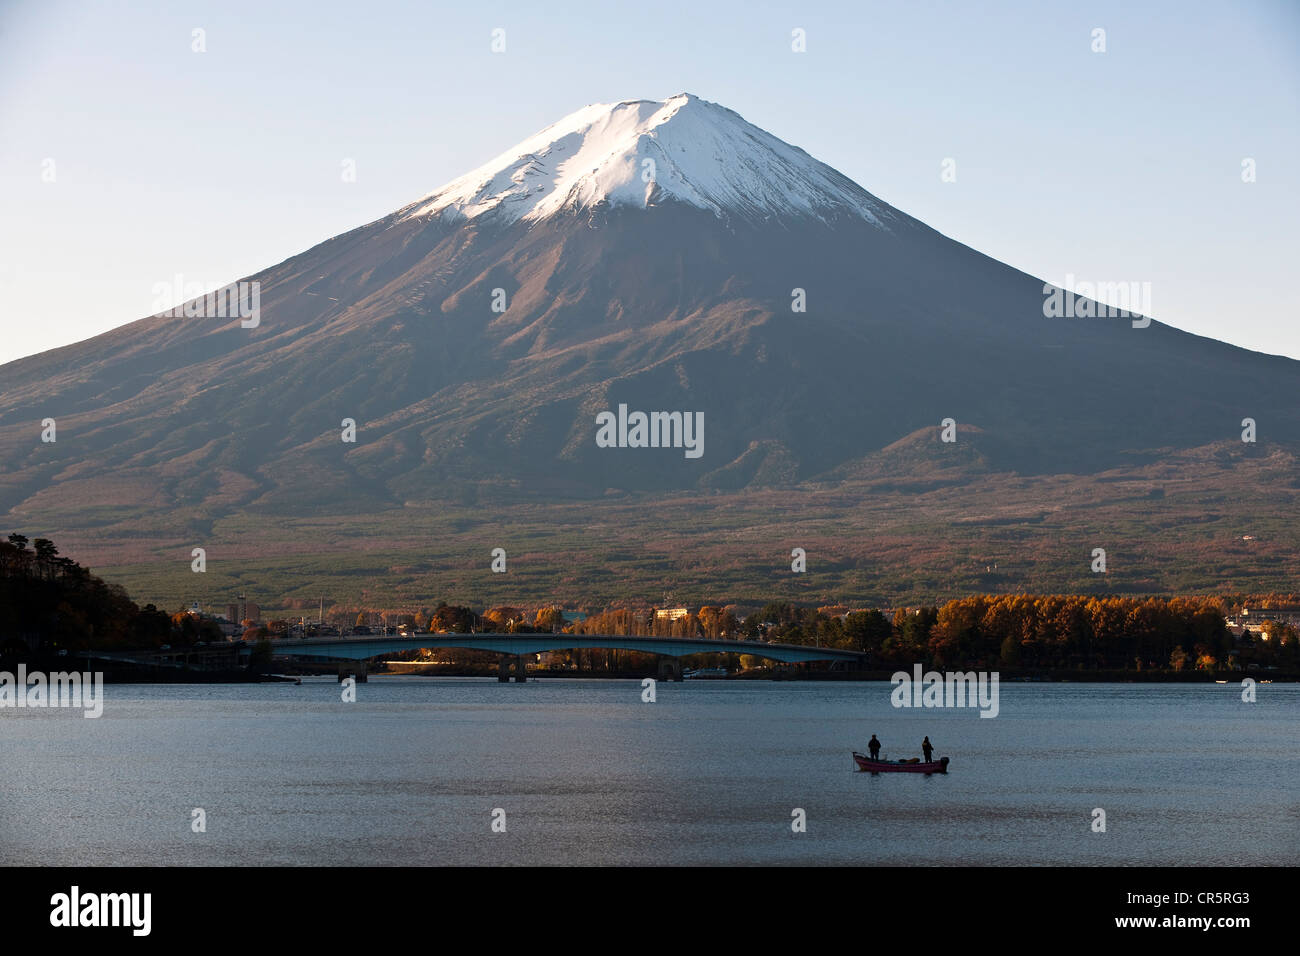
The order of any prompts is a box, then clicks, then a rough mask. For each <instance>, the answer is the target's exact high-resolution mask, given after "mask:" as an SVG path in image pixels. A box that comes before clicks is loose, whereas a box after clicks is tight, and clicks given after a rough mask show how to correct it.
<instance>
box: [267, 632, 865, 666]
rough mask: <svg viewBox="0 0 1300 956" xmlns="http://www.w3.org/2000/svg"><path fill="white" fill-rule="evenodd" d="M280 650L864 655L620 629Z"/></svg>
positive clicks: (331, 642) (332, 654) (279, 649)
mask: <svg viewBox="0 0 1300 956" xmlns="http://www.w3.org/2000/svg"><path fill="white" fill-rule="evenodd" d="M271 646H272V649H273V652H274V653H276V654H292V655H294V656H296V657H323V658H346V659H349V660H364V659H366V658H370V657H377V656H379V655H381V654H393V653H397V652H399V651H409V650H413V649H415V648H419V647H425V648H430V649H433V648H448V647H456V648H466V649H469V650H481V651H494V652H496V653H498V654H540V653H543V652H545V651H572V650H587V649H590V650H623V651H641V652H643V653H647V654H659V655H662V656H666V657H688V656H690V655H692V654H751V655H753V656H754V657H762V658H766V659H768V660H774V661H782V662H784V663H791V664H793V663H801V662H805V661H837V660H840V661H854V662H861V661H862V659H863V655H862V654H860V653H858V652H857V651H846V650H840V649H838V648H830V647H807V646H804V645H801V644H769V643H767V642H765V641H732V640H705V639H702V638H684V637H631V636H627V635H616V634H417V635H415V636H413V637H393V636H375V637H309V638H277V639H276V640H274V641H272V642H271Z"/></svg>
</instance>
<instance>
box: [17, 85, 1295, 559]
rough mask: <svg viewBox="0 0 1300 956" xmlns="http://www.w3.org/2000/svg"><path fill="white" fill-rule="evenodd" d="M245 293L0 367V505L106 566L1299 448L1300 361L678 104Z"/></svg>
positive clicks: (480, 175)
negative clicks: (1248, 441) (576, 512)
mask: <svg viewBox="0 0 1300 956" xmlns="http://www.w3.org/2000/svg"><path fill="white" fill-rule="evenodd" d="M160 271H164V274H165V270H160ZM249 281H256V282H257V283H259V289H260V303H259V306H260V308H259V314H258V316H257V320H256V324H255V325H254V326H253V327H245V326H247V325H250V324H251V323H249V322H243V323H241V320H240V318H239V317H238V316H235V317H230V318H217V317H211V318H210V317H204V316H202V315H196V316H193V317H185V316H184V315H182V316H179V317H177V316H172V315H163V316H154V317H149V318H145V319H141V320H140V321H138V322H134V323H131V324H130V325H127V326H124V327H121V328H119V329H116V330H114V331H111V332H108V333H106V334H103V335H100V336H96V337H95V338H92V339H89V340H87V341H84V342H81V343H78V344H76V345H72V346H68V347H65V348H60V349H55V350H52V351H49V352H46V353H43V354H41V355H37V356H33V357H30V358H25V359H21V360H18V361H16V362H12V363H9V364H8V365H5V366H3V367H0V513H3V512H4V511H9V512H10V515H9V517H10V523H11V524H12V525H14V526H15V527H22V528H25V529H29V530H30V529H34V530H35V531H36V532H38V533H39V532H49V533H56V532H63V533H64V534H72V535H73V536H74V537H77V536H80V540H82V541H83V543H85V544H86V545H87V546H89V545H90V544H91V543H93V542H94V541H96V540H98V541H99V544H100V551H99V552H98V556H99V557H100V558H101V560H103V559H105V558H106V559H107V560H108V561H109V563H119V562H118V560H115V558H114V557H113V555H112V552H111V551H110V550H108V549H111V548H119V549H120V548H121V547H122V543H123V541H124V540H125V539H127V538H132V537H142V538H145V539H148V537H149V536H150V535H160V534H161V533H162V529H164V528H170V529H172V530H174V531H175V532H176V535H175V540H174V541H171V539H168V540H169V541H171V543H169V544H168V545H167V547H168V548H170V547H180V546H181V545H182V543H183V542H184V541H185V540H187V536H188V538H194V537H195V536H204V535H219V534H220V532H221V529H222V528H223V522H226V523H227V524H226V525H225V527H227V528H228V529H229V531H230V534H231V535H234V534H235V533H236V532H235V531H234V530H233V529H234V527H235V526H236V525H238V526H239V527H241V528H244V529H245V531H244V532H240V533H241V534H242V533H246V530H247V529H248V528H250V527H252V526H254V525H262V524H265V523H271V524H273V523H274V522H276V521H277V520H281V519H283V520H288V519H294V520H297V519H303V520H306V521H309V522H312V524H311V527H312V528H313V529H314V530H313V531H312V532H311V534H312V535H314V537H311V539H310V541H308V540H307V538H306V537H304V538H303V540H301V541H297V539H294V538H292V536H290V539H289V540H288V541H287V542H282V547H283V549H284V550H288V551H314V550H316V549H317V548H319V547H328V543H329V542H338V541H339V540H341V539H348V538H351V537H352V536H355V535H357V534H361V535H363V536H364V534H365V532H364V528H365V527H366V525H367V520H366V516H367V515H378V514H381V513H382V514H384V515H388V516H389V517H391V516H393V515H400V514H401V513H402V512H403V509H410V508H416V507H418V506H419V504H420V503H428V502H437V501H455V502H459V503H460V504H461V505H462V506H466V507H471V506H472V505H473V504H474V502H481V501H484V500H487V497H490V495H489V492H488V489H495V492H493V493H495V494H498V495H505V496H507V497H508V498H509V500H510V501H512V502H525V503H528V504H529V505H530V507H535V508H541V509H542V510H541V511H535V512H530V514H532V515H533V516H534V517H535V518H537V520H539V521H542V522H546V521H550V520H553V519H554V518H555V514H558V512H557V513H555V514H549V515H548V513H547V511H546V509H547V508H550V507H552V506H555V507H560V506H561V505H563V504H564V503H572V502H582V501H588V502H591V503H592V507H596V506H597V505H599V504H600V503H601V502H608V501H609V500H610V498H611V496H614V497H617V496H618V495H620V494H637V495H641V496H644V497H643V498H642V499H640V500H642V501H643V502H644V503H646V507H645V508H644V509H643V510H642V513H645V514H653V513H654V507H653V502H654V501H655V500H657V499H656V496H660V497H662V496H665V495H670V496H671V495H674V494H683V493H687V494H691V495H696V496H698V500H699V501H700V502H701V503H702V505H701V506H702V507H707V506H708V505H707V503H708V502H710V501H712V502H714V503H715V504H717V503H718V501H719V500H720V499H718V498H717V497H716V496H717V495H718V494H719V493H723V492H726V493H730V494H751V493H756V492H761V491H764V490H766V489H776V490H780V489H786V492H784V493H783V494H782V496H783V497H784V498H785V499H786V500H790V499H791V497H792V496H797V495H798V493H799V491H800V489H807V488H810V487H813V486H816V487H822V488H826V487H840V486H843V487H845V488H849V489H851V491H850V493H848V494H846V496H845V497H844V498H843V500H842V502H841V506H842V508H843V509H845V512H846V513H847V512H851V511H853V510H854V509H855V508H856V507H858V506H859V505H861V504H863V503H864V502H865V501H866V500H867V497H869V495H870V494H871V491H870V485H869V484H863V482H869V481H871V480H880V479H881V478H882V476H885V477H888V478H889V480H890V481H895V480H896V479H898V478H899V477H900V476H903V477H906V476H909V475H911V476H914V477H915V476H917V475H920V476H921V477H922V478H924V479H926V480H929V479H932V478H934V477H935V475H941V476H942V475H947V476H949V478H948V479H945V480H947V481H949V483H951V481H952V480H953V479H952V478H951V476H952V475H959V476H965V478H964V479H962V480H974V479H973V477H972V476H980V475H992V474H998V475H1007V474H1013V473H1014V474H1018V475H1020V476H1022V477H1026V478H1027V479H1028V478H1029V477H1031V476H1039V477H1045V476H1050V475H1058V474H1074V475H1079V474H1098V473H1102V472H1106V471H1107V470H1111V469H1116V468H1141V467H1147V466H1150V465H1152V464H1153V463H1158V462H1161V461H1168V460H1171V456H1176V455H1177V454H1178V453H1179V451H1180V450H1188V449H1195V448H1200V447H1202V446H1211V445H1214V444H1215V443H1223V447H1224V448H1225V449H1228V451H1225V452H1224V454H1232V455H1241V454H1250V453H1254V452H1258V455H1259V456H1264V455H1266V454H1273V453H1275V452H1276V453H1282V452H1280V451H1279V449H1285V448H1286V447H1287V446H1289V445H1291V444H1292V443H1295V442H1298V441H1300V416H1297V415H1296V414H1295V410H1296V396H1297V395H1298V394H1300V362H1295V361H1292V360H1289V359H1285V358H1279V357H1274V356H1266V355H1262V354H1258V353H1252V352H1249V351H1247V350H1244V349H1240V348H1235V347H1232V346H1229V345H1226V344H1223V343H1221V342H1216V341H1213V340H1210V339H1206V338H1201V337H1197V336H1194V335H1190V334H1187V333H1184V332H1181V331H1179V330H1177V329H1175V328H1172V327H1170V326H1168V325H1164V324H1161V323H1159V322H1155V321H1151V322H1149V323H1146V322H1145V321H1141V322H1138V321H1134V320H1133V319H1130V318H1128V317H1112V318H1104V317H1101V318H1098V317H1088V318H1065V317H1051V318H1049V317H1046V316H1045V313H1044V301H1045V298H1046V297H1047V294H1048V293H1049V292H1050V289H1048V288H1047V287H1045V286H1044V283H1043V282H1042V281H1041V280H1039V279H1035V278H1033V277H1031V276H1028V275H1025V274H1024V273H1021V272H1018V271H1017V270H1015V269H1013V268H1011V267H1009V266H1006V265H1004V264H1001V263H999V262H997V261H995V260H993V259H990V258H988V257H986V256H984V255H981V254H980V253H978V252H975V251H973V250H971V249H970V248H968V247H966V246H963V245H961V244H960V243H958V242H955V241H953V240H951V239H948V238H946V237H944V236H942V235H940V234H939V233H937V232H935V231H934V230H933V229H930V228H929V227H927V226H925V225H924V224H922V223H920V222H918V221H917V220H915V219H913V218H911V217H909V216H907V215H906V214H904V213H902V212H900V211H899V210H897V209H894V208H892V207H891V206H889V205H888V204H886V203H884V202H882V201H881V200H879V199H877V198H876V197H875V196H873V195H871V194H870V193H868V192H867V191H866V190H864V189H863V188H861V187H860V186H858V185H857V184H855V183H854V182H852V181H850V180H849V179H847V178H846V177H845V176H843V175H841V174H840V173H838V172H836V171H835V170H833V169H831V168H830V167H828V166H826V165H825V164H823V163H820V162H818V161H816V160H815V159H813V158H812V157H810V156H808V155H807V154H806V153H804V152H803V151H802V150H800V149H798V148H796V147H794V146H791V145H789V144H787V143H784V142H782V141H781V140H779V139H777V138H775V137H773V136H771V135H770V134H768V133H766V132H764V131H763V130H761V129H758V128H757V127H755V126H753V125H751V124H749V123H747V122H746V121H745V120H743V119H742V118H741V117H740V116H738V115H737V114H735V113H734V112H732V111H730V110H728V109H725V108H723V107H721V106H718V105H716V104H713V103H709V102H706V101H704V100H701V99H699V98H697V97H695V96H692V95H688V94H683V95H679V96H675V97H672V98H671V99H668V100H666V101H663V102H656V101H645V100H641V101H629V102H623V103H616V104H612V105H594V106H588V107H586V108H584V109H581V110H579V111H578V112H576V113H573V114H572V115H570V116H568V117H566V118H565V119H563V120H561V121H560V122H558V123H556V124H555V125H553V126H550V127H548V128H546V129H544V130H542V131H541V132H539V133H537V134H536V135H534V136H532V137H531V138H529V139H527V140H524V141H523V142H522V143H520V144H519V145H517V146H515V147H513V148H512V149H509V150H507V151H505V152H504V153H502V154H501V155H500V156H498V157H496V158H495V159H493V160H491V161H490V162H488V163H486V164H485V165H483V166H481V167H480V168H478V169H476V170H474V171H472V172H470V173H467V174H466V175H464V176H462V177H460V178H459V179H457V180H455V181H453V182H451V183H449V184H447V185H446V186H444V187H443V188H441V189H438V190H436V191H435V192H433V193H430V194H429V195H427V196H425V197H423V198H421V199H419V200H417V201H415V202H413V203H411V204H409V205H407V206H405V207H403V208H401V209H398V210H396V211H395V212H393V213H391V214H390V215H388V216H385V217H384V218H382V219H380V220H377V221H375V222H372V223H369V224H368V225H364V226H361V227H359V228H357V229H354V230H352V231H351V232H348V233H345V234H343V235H340V236H336V237H334V238H332V239H329V240H327V241H325V242H323V243H321V244H320V245H317V246H315V247H313V248H311V249H308V250H307V251H305V252H303V253H301V254H299V255H297V256H294V257H293V258H291V259H288V260H286V261H285V262H282V263H280V264H278V265H275V266H272V267H271V268H268V269H266V270H265V271H263V272H261V273H258V274H257V275H254V276H251V277H249ZM195 311H200V312H201V311H203V310H202V309H196V310H195ZM620 406H626V414H631V412H632V411H642V412H646V413H649V412H655V411H667V412H680V413H682V414H683V415H684V416H686V415H695V414H697V413H698V415H700V416H702V419H703V422H704V432H703V444H702V454H700V455H699V457H691V456H688V455H686V454H684V453H683V451H682V450H681V449H680V448H636V447H619V448H610V447H601V446H600V445H598V443H597V440H596V437H597V416H598V415H600V413H602V412H605V411H609V412H613V413H615V414H617V413H618V410H619V407H620ZM1247 417H1249V418H1253V419H1255V421H1256V422H1257V423H1258V429H1259V434H1260V436H1261V440H1260V444H1259V445H1258V446H1251V447H1249V448H1246V449H1245V450H1244V451H1243V450H1242V449H1243V446H1242V443H1241V441H1240V433H1241V429H1242V424H1241V423H1242V419H1243V418H1247ZM47 418H53V419H55V420H56V422H57V441H55V442H42V441H41V440H40V435H41V431H42V426H41V423H42V421H43V420H44V419H47ZM948 418H951V419H953V420H954V422H955V423H956V424H955V436H956V441H955V442H952V443H946V442H942V441H940V439H939V435H940V423H941V421H942V420H944V419H948ZM344 419H351V420H353V421H354V422H355V437H356V440H355V442H347V441H343V440H341V435H342V433H343V429H344ZM1265 439H1266V440H1267V451H1265V450H1262V449H1263V446H1264V444H1265ZM1285 454H1290V452H1289V451H1287V452H1285ZM1288 460H1291V459H1288ZM1035 480H1036V479H1035ZM1286 494H1287V495H1288V496H1289V497H1287V499H1286V500H1287V501H1288V502H1291V501H1292V498H1293V496H1294V493H1293V492H1287V493H1286ZM774 507H777V506H774ZM1031 510H1032V509H1031ZM180 515H183V516H184V520H183V521H180V522H179V523H178V519H177V516H180ZM236 519H239V520H236ZM624 520H625V518H619V519H618V521H619V522H620V523H621V522H623V521H624ZM240 521H242V522H243V524H240V523H239V522H240ZM231 522H233V524H232V523H231ZM463 522H464V524H463V526H462V530H464V528H465V527H470V526H472V525H473V524H474V518H473V517H472V516H471V517H466V518H464V519H463ZM299 527H301V526H299ZM95 529H100V530H101V531H102V532H103V534H102V536H100V537H97V534H98V533H97V532H96V530H95ZM345 529H346V530H345ZM358 529H362V530H358ZM654 532H655V524H654V521H653V520H650V521H648V523H647V524H646V525H645V528H644V533H645V534H646V535H653V534H654ZM449 533H450V532H449ZM303 534H304V535H306V532H303ZM158 540H161V538H159V539H158ZM354 540H355V539H354ZM295 541H297V543H295ZM195 543H202V542H201V541H195ZM159 547H161V545H159ZM375 547H378V545H375ZM465 547H466V550H467V551H468V552H472V553H475V554H477V551H478V550H481V548H479V546H478V544H474V545H473V547H471V546H470V545H469V544H468V543H466V545H465ZM173 557H174V555H172V554H171V552H168V555H167V560H172V559H173ZM134 558H136V559H138V562H140V563H147V561H149V560H152V559H154V558H160V554H159V553H158V552H156V551H154V550H151V548H150V546H148V545H144V544H141V545H140V546H139V550H138V553H135V554H134ZM382 564H383V562H382V560H380V561H379V564H377V565H376V567H382Z"/></svg>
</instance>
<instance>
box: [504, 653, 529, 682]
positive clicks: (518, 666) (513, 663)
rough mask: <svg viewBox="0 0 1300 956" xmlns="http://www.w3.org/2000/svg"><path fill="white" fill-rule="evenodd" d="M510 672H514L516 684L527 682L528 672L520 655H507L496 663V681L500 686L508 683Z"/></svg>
mask: <svg viewBox="0 0 1300 956" xmlns="http://www.w3.org/2000/svg"><path fill="white" fill-rule="evenodd" d="M511 671H513V672H514V675H515V683H516V684H522V683H523V682H524V681H526V680H528V672H527V669H526V667H525V666H524V659H523V656H522V655H519V654H507V655H505V656H503V657H502V658H501V660H500V661H498V662H497V680H498V681H500V682H501V683H502V684H508V683H510V673H511Z"/></svg>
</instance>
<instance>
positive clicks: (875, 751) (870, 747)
mask: <svg viewBox="0 0 1300 956" xmlns="http://www.w3.org/2000/svg"><path fill="white" fill-rule="evenodd" d="M867 752H868V753H870V754H871V759H872V760H879V759H880V741H879V740H877V739H876V735H875V734H872V735H871V740H870V741H869V742H868V743H867Z"/></svg>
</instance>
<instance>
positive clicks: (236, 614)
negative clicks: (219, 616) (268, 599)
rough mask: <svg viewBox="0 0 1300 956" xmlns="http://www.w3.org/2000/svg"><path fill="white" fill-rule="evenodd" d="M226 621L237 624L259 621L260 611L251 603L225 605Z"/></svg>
mask: <svg viewBox="0 0 1300 956" xmlns="http://www.w3.org/2000/svg"><path fill="white" fill-rule="evenodd" d="M226 620H227V621H233V622H234V623H236V624H238V623H240V622H241V621H261V620H262V609H261V608H259V607H258V606H257V605H256V604H254V603H253V602H252V601H241V602H239V603H237V604H227V605H226Z"/></svg>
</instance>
